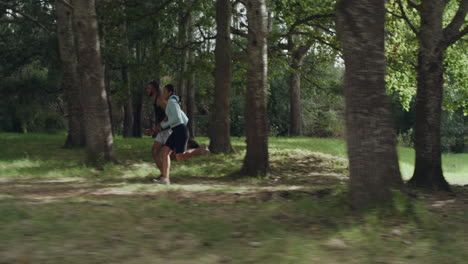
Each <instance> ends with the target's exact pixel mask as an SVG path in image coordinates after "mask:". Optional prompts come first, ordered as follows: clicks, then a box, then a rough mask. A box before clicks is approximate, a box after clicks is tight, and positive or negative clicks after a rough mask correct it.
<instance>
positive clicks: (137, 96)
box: [132, 41, 145, 137]
mask: <svg viewBox="0 0 468 264" xmlns="http://www.w3.org/2000/svg"><path fill="white" fill-rule="evenodd" d="M144 57H145V54H144V49H143V47H142V42H141V41H139V42H138V43H137V46H136V59H137V62H138V64H140V65H142V64H143V60H144ZM133 84H135V85H136V87H138V89H136V91H134V92H133V97H134V100H133V106H134V107H133V108H134V111H133V113H132V114H133V131H132V136H134V137H142V135H143V134H142V130H141V128H142V124H141V114H142V108H143V88H144V87H145V86H144V82H143V81H142V80H138V81H136V82H133Z"/></svg>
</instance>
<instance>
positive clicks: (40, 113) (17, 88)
mask: <svg viewBox="0 0 468 264" xmlns="http://www.w3.org/2000/svg"><path fill="white" fill-rule="evenodd" d="M58 81H59V80H58V79H57V78H55V77H50V71H48V70H47V69H45V68H42V67H41V66H39V65H38V64H37V63H33V64H30V65H27V66H26V67H24V68H23V69H22V70H21V71H19V72H18V73H17V74H15V75H13V76H11V77H8V78H4V79H3V80H2V81H1V82H0V95H1V96H2V98H4V100H2V101H1V103H0V131H10V132H22V133H26V132H45V131H53V130H61V129H64V128H65V126H64V120H63V116H62V115H60V114H58V111H59V109H61V108H63V105H62V103H61V100H60V98H59V99H58V100H57V95H60V91H59V90H58V89H57V86H58V85H57V83H58Z"/></svg>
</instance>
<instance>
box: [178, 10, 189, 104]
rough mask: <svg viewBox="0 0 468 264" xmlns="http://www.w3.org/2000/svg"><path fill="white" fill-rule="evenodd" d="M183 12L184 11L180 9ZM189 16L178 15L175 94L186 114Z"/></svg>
mask: <svg viewBox="0 0 468 264" xmlns="http://www.w3.org/2000/svg"><path fill="white" fill-rule="evenodd" d="M182 10H184V9H182ZM190 17H191V14H190V12H188V13H187V14H184V13H182V14H180V21H179V46H180V47H181V57H180V68H179V82H178V84H177V93H178V95H179V97H180V99H181V106H182V110H183V111H184V112H187V69H188V61H189V55H190V54H189V47H188V34H189V25H190V19H191V18H190Z"/></svg>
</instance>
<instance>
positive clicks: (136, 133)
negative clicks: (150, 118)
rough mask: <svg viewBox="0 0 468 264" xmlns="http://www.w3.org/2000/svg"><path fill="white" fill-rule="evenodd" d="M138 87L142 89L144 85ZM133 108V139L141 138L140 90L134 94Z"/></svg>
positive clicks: (141, 104)
mask: <svg viewBox="0 0 468 264" xmlns="http://www.w3.org/2000/svg"><path fill="white" fill-rule="evenodd" d="M139 87H144V83H142V84H140V86H139ZM134 98H135V107H134V111H133V114H134V116H133V137H142V136H143V131H142V130H141V128H142V124H141V114H142V111H143V92H142V91H141V89H140V90H139V91H138V92H136V93H135V94H134Z"/></svg>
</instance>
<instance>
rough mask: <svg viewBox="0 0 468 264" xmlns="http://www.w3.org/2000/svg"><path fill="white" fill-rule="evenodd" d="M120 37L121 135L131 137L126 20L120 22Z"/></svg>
mask: <svg viewBox="0 0 468 264" xmlns="http://www.w3.org/2000/svg"><path fill="white" fill-rule="evenodd" d="M120 37H121V39H122V55H123V58H124V62H123V63H124V65H122V68H121V72H122V82H123V84H124V89H125V99H124V120H123V121H124V123H123V126H124V127H123V136H124V137H132V136H133V107H132V105H133V102H132V92H131V90H132V82H131V80H130V73H129V71H128V64H129V61H130V47H129V43H128V34H127V22H126V21H125V22H124V23H122V31H121V36H120Z"/></svg>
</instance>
